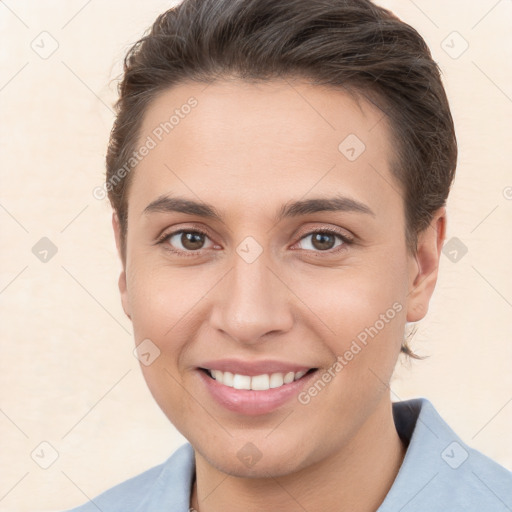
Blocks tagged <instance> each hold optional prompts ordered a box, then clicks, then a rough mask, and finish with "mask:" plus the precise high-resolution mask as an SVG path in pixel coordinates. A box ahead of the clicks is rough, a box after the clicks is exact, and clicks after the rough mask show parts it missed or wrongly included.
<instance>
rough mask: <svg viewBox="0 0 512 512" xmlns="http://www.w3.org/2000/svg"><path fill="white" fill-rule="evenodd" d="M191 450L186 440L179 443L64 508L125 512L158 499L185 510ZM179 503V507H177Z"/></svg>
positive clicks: (143, 507) (82, 511)
mask: <svg viewBox="0 0 512 512" xmlns="http://www.w3.org/2000/svg"><path fill="white" fill-rule="evenodd" d="M194 471H195V465H194V452H193V449H192V446H191V445H190V444H189V443H186V444H184V445H182V446H180V447H179V448H178V449H177V450H176V451H175V452H174V453H173V454H172V455H171V456H170V457H169V458H168V459H167V460H166V461H165V462H164V463H163V464H160V465H158V466H155V467H153V468H151V469H148V470H146V471H144V472H143V473H141V474H139V475H137V476H134V477H133V478H130V479H128V480H125V481H124V482H122V483H120V484H118V485H116V486H115V487H112V488H111V489H108V490H106V491H105V492H103V493H102V494H100V495H99V496H97V497H95V498H93V499H90V500H89V501H88V502H87V503H84V504H83V505H81V506H79V507H77V508H73V509H72V510H69V511H67V512H98V510H101V511H102V512H126V511H128V510H129V511H133V512H135V511H138V510H141V511H142V510H147V509H148V508H150V507H156V508H155V510H158V506H159V504H161V503H165V505H168V504H171V502H170V501H169V499H171V500H174V502H175V503H176V504H177V505H176V508H175V509H173V510H176V511H178V510H181V508H182V505H184V506H185V507H186V508H184V510H187V511H188V503H189V496H190V489H191V484H192V479H193V476H194ZM178 507H180V508H178Z"/></svg>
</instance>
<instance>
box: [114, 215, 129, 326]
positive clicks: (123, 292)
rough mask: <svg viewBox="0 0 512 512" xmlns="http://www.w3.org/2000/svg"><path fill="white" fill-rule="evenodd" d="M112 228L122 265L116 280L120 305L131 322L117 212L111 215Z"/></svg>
mask: <svg viewBox="0 0 512 512" xmlns="http://www.w3.org/2000/svg"><path fill="white" fill-rule="evenodd" d="M112 227H113V229H114V236H115V240H116V247H117V252H118V254H119V257H120V258H121V262H122V264H123V270H122V271H121V274H119V280H118V286H119V292H120V294H121V304H122V306H123V311H124V313H125V315H126V316H127V317H128V318H129V319H130V320H131V319H132V317H131V315H130V301H129V298H128V287H127V284H126V265H125V261H124V258H123V254H122V250H121V225H120V223H119V217H118V215H117V212H115V211H114V212H113V213H112Z"/></svg>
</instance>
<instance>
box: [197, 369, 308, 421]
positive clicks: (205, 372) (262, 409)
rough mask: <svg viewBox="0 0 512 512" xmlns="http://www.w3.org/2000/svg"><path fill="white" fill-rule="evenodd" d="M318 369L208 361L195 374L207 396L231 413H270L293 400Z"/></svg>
mask: <svg viewBox="0 0 512 512" xmlns="http://www.w3.org/2000/svg"><path fill="white" fill-rule="evenodd" d="M317 369H318V368H317V367H312V366H307V365H304V364H294V363H289V362H283V361H271V360H266V361H250V362H249V361H243V360H233V359H229V360H228V359H224V360H216V361H208V362H205V363H202V364H201V366H200V367H198V374H199V376H200V377H201V380H202V381H203V383H204V385H205V386H206V388H207V390H208V392H209V395H210V396H211V397H212V398H213V399H214V400H215V401H216V402H217V403H218V404H220V405H221V406H223V407H224V408H227V409H229V410H231V411H233V412H237V413H241V414H246V415H257V414H266V413H269V412H272V411H273V410H275V409H277V408H278V407H280V406H282V405H284V404H285V403H286V402H288V401H289V400H291V399H292V398H293V397H294V396H296V395H297V394H298V393H299V392H300V390H301V389H302V388H303V387H304V386H305V385H306V383H307V382H308V381H309V380H310V378H312V377H313V374H314V373H315V372H316V370H317Z"/></svg>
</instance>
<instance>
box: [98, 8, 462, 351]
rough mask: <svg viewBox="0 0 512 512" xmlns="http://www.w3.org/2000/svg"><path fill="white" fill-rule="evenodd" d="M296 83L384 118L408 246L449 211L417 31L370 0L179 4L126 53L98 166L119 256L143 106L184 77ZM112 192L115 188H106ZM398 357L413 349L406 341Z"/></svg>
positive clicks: (429, 70) (440, 141) (447, 155)
mask: <svg viewBox="0 0 512 512" xmlns="http://www.w3.org/2000/svg"><path fill="white" fill-rule="evenodd" d="M228 76H229V77H239V78H241V79H243V80H248V81H253V80H263V81H266V80H272V79H280V78H304V79H307V80H308V81H309V82H310V83H312V84H314V85H328V86H332V87H335V88H343V89H344V90H345V91H348V92H350V93H352V94H355V95H362V96H364V97H365V98H366V99H368V100H370V101H371V102H372V103H374V104H375V105H376V106H378V107H379V108H380V109H381V110H382V111H383V112H384V113H385V114H386V116H387V117H388V119H389V121H390V126H391V129H392V133H393V138H394V142H395V147H394V153H395V154H396V162H395V163H394V165H393V166H392V172H393V175H394V176H395V177H396V179H397V181H398V183H400V185H401V187H402V189H403V194H404V208H405V218H406V240H407V246H408V248H409V250H410V251H411V252H413V253H414V251H415V250H416V245H417V235H418V233H420V232H421V231H422V230H424V229H426V228H427V226H428V225H429V224H430V221H431V219H432V216H433V213H434V212H435V211H436V210H437V209H438V208H440V207H441V206H444V205H445V204H446V199H447V196H448V193H449V189H450V186H451V184H452V181H453V178H454V174H455V167H456V161H457V142H456V138H455V130H454V126H453V120H452V116H451V113H450V108H449V105H448V100H447V97H446V93H445V90H444V88H443V84H442V82H441V76H440V71H439V68H438V66H437V64H436V63H435V62H434V60H433V59H432V56H431V53H430V50H429V48H428V46H427V44H426V43H425V41H424V40H423V38H422V37H421V36H420V35H419V34H418V32H417V31H416V30H415V29H414V28H412V27H411V26H409V25H408V24H406V23H404V22H402V21H401V20H400V19H398V18H397V17H396V16H395V15H394V14H393V13H391V12H390V11H388V10H386V9H384V8H382V7H379V6H376V5H374V4H373V3H372V2H371V1H369V0H184V1H183V2H182V3H180V4H179V5H177V6H176V7H173V8H172V9H169V10H168V11H166V12H165V13H163V14H161V15H160V16H159V17H158V18H157V19H156V21H155V22H154V24H153V26H152V27H151V29H150V30H149V32H148V33H147V34H146V35H145V36H144V37H143V38H142V39H140V40H139V41H137V42H136V43H135V44H134V45H133V46H132V47H131V48H130V50H129V51H128V53H127V55H126V57H125V61H124V74H123V77H122V81H121V82H120V84H119V100H118V101H117V103H116V112H117V118H116V120H115V123H114V126H113V128H112V132H111V135H110V143H109V147H108V152H107V157H106V164H107V173H106V181H107V183H108V184H110V186H109V188H108V189H107V190H108V197H109V199H110V202H111V204H112V206H113V208H114V209H115V211H116V212H117V214H118V217H119V220H120V225H121V251H122V255H123V257H124V255H125V250H126V249H125V244H126V231H127V216H128V215H127V213H128V204H127V191H128V188H129V184H130V176H131V174H127V175H126V178H124V179H121V180H119V179H117V180H116V179H115V178H116V172H118V171H119V169H121V168H123V166H126V162H127V161H128V160H129V159H130V156H131V155H132V154H133V152H134V150H135V146H136V144H137V140H138V136H139V131H140V126H141V121H142V118H143V115H144V113H145V111H146V109H147V107H148V105H149V103H150V102H151V101H152V100H153V99H154V98H155V97H156V95H157V94H158V93H160V92H162V91H163V90H165V89H168V88H170V87H172V86H174V85H177V84H180V83H184V82H187V81H198V82H205V83H209V82H212V81H215V80H222V79H223V78H226V77H228ZM113 183H114V184H115V186H112V184H113ZM403 351H404V352H406V353H409V354H410V355H412V353H411V352H410V351H409V349H408V348H407V345H405V348H404V349H403Z"/></svg>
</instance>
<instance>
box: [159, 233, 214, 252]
mask: <svg viewBox="0 0 512 512" xmlns="http://www.w3.org/2000/svg"><path fill="white" fill-rule="evenodd" d="M206 239H209V238H208V236H207V235H206V233H202V232H201V231H183V230H182V231H175V232H174V233H170V234H169V235H167V236H166V237H165V238H164V240H163V242H166V243H168V244H169V245H171V246H172V248H173V249H175V250H176V251H177V252H190V251H198V250H201V249H204V248H205V240H206Z"/></svg>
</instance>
